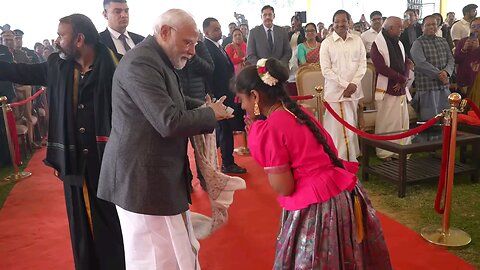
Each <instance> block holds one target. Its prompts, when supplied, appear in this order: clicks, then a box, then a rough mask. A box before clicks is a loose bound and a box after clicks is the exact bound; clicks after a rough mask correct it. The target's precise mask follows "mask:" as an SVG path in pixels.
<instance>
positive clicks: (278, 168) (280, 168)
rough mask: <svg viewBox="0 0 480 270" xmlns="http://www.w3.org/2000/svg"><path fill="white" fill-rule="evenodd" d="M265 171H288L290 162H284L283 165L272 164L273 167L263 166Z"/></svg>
mask: <svg viewBox="0 0 480 270" xmlns="http://www.w3.org/2000/svg"><path fill="white" fill-rule="evenodd" d="M263 169H264V170H265V172H266V173H269V174H281V173H284V172H288V171H289V170H290V164H284V165H279V166H273V167H264V168H263Z"/></svg>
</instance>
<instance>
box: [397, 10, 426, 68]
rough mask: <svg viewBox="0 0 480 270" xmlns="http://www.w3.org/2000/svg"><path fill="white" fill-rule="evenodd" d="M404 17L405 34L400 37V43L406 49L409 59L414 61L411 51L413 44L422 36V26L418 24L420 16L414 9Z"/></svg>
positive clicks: (408, 11) (406, 12)
mask: <svg viewBox="0 0 480 270" xmlns="http://www.w3.org/2000/svg"><path fill="white" fill-rule="evenodd" d="M403 16H404V20H403V32H402V34H401V35H400V41H401V42H402V44H403V47H404V48H405V53H406V54H407V57H408V58H409V59H412V57H411V56H410V49H411V48H412V45H413V42H414V41H415V40H417V38H418V37H420V36H421V35H422V33H423V31H422V26H421V25H420V24H419V23H418V14H417V13H416V12H415V10H414V9H410V8H409V9H407V10H406V11H405V13H404V14H403Z"/></svg>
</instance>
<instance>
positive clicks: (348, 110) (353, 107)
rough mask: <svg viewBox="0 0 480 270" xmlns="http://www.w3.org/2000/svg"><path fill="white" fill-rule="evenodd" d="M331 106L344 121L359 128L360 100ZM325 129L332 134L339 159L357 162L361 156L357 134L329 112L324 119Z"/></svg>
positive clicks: (334, 103)
mask: <svg viewBox="0 0 480 270" xmlns="http://www.w3.org/2000/svg"><path fill="white" fill-rule="evenodd" d="M329 104H330V106H331V107H332V109H333V110H334V111H335V112H336V113H337V114H338V115H339V116H340V117H341V118H342V119H343V120H345V121H346V122H347V123H349V124H350V125H352V126H354V127H357V126H358V125H357V119H358V117H357V108H358V100H351V101H342V102H329ZM323 127H324V128H325V129H326V130H327V131H328V133H330V136H332V139H333V142H334V143H335V146H336V147H337V150H338V157H339V158H341V159H343V160H348V161H357V157H358V156H359V155H360V148H359V146H358V137H357V134H355V133H354V132H352V131H350V130H349V129H348V128H346V127H345V126H343V125H342V124H341V123H340V122H338V121H337V120H336V119H335V118H333V116H332V115H331V114H330V113H329V112H328V110H327V111H326V112H325V117H324V118H323Z"/></svg>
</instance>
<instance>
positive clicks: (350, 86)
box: [343, 83, 357, 98]
mask: <svg viewBox="0 0 480 270" xmlns="http://www.w3.org/2000/svg"><path fill="white" fill-rule="evenodd" d="M355 91H357V85H356V84H354V83H349V84H348V86H347V89H345V90H344V91H343V96H344V97H346V98H349V97H351V96H352V95H353V93H355Z"/></svg>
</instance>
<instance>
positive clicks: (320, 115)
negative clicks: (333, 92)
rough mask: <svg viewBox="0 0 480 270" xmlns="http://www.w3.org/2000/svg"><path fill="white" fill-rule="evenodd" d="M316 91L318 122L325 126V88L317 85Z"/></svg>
mask: <svg viewBox="0 0 480 270" xmlns="http://www.w3.org/2000/svg"><path fill="white" fill-rule="evenodd" d="M315 91H317V96H316V98H317V120H318V122H319V123H321V124H323V106H322V97H323V96H322V94H323V86H322V85H317V86H315Z"/></svg>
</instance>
